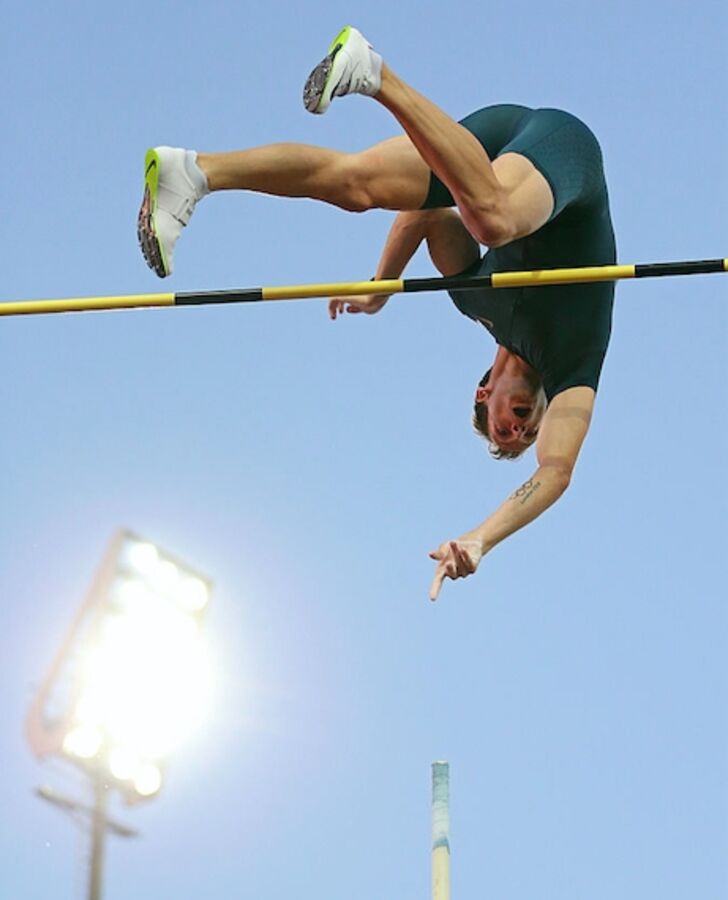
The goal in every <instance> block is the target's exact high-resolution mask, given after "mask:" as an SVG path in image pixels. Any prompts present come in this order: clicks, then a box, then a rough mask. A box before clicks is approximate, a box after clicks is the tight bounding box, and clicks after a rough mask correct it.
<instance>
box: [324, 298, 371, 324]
mask: <svg viewBox="0 0 728 900" xmlns="http://www.w3.org/2000/svg"><path fill="white" fill-rule="evenodd" d="M345 312H347V313H359V312H365V310H364V309H362V307H361V306H355V305H354V304H353V303H352V302H351V301H350V300H342V299H341V298H339V297H334V298H333V299H331V300H329V318H330V319H331V320H332V321H333V320H334V319H336V317H337V316H340V315H342V314H343V313H345Z"/></svg>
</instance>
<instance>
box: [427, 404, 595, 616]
mask: <svg viewBox="0 0 728 900" xmlns="http://www.w3.org/2000/svg"><path fill="white" fill-rule="evenodd" d="M593 406H594V391H593V390H592V389H591V388H589V387H575V388H569V389H568V390H566V391H564V392H563V393H561V394H558V395H557V396H556V397H555V398H554V399H553V400H552V401H551V404H550V405H549V408H548V409H547V411H546V414H545V415H544V418H543V422H542V423H541V428H540V430H539V435H538V441H537V444H536V457H537V460H538V469H537V470H536V472H535V473H534V474H533V475H532V476H531V478H529V479H528V481H526V482H525V483H524V484H522V485H521V486H520V487H519V488H518V489H517V490H516V491H515V492H514V493H513V494H511V496H510V497H509V498H508V499H507V500H506V501H505V503H503V504H501V506H499V507H498V509H497V510H496V511H495V512H494V513H493V515H491V516H489V517H488V518H487V519H486V520H485V522H483V523H482V524H481V525H478V526H477V528H473V529H472V530H471V531H468V532H467V533H466V534H464V535H462V537H460V538H458V539H457V540H456V541H448V542H446V543H444V544H442V545H441V546H440V547H439V548H438V549H437V550H435V551H433V552H432V553H431V554H430V556H431V557H432V559H435V560H437V569H436V570H435V577H434V579H433V581H432V587H431V589H430V599H431V600H436V599H437V595H438V594H439V592H440V588H441V587H442V583H443V581H444V580H445V578H453V579H454V578H464V577H465V576H467V575H471V574H472V573H473V572H474V571H475V570H476V568H477V566H478V563H479V562H480V560H481V558H482V557H483V556H485V554H486V553H489V552H490V551H491V550H492V549H493V547H495V546H496V544H499V543H500V542H501V541H502V540H504V539H505V538H507V537H508V536H509V535H511V534H513V533H514V532H516V531H518V530H519V529H520V528H523V527H524V525H528V523H529V522H532V521H533V520H534V519H535V518H537V517H538V516H540V515H541V513H542V512H544V511H545V510H547V509H548V508H549V507H550V506H551V505H552V504H553V503H555V502H556V501H557V500H558V499H559V497H560V496H561V495H562V494H563V493H564V491H565V490H566V488H567V487H568V486H569V482H570V481H571V475H572V472H573V470H574V466H575V464H576V459H577V457H578V455H579V451H580V449H581V445H582V444H583V442H584V438H585V437H586V433H587V431H588V429H589V423H590V421H591V414H592V409H593Z"/></svg>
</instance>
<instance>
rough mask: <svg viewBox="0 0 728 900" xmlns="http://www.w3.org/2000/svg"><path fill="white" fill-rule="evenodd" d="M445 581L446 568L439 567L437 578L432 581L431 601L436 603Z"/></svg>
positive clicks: (436, 572) (436, 573)
mask: <svg viewBox="0 0 728 900" xmlns="http://www.w3.org/2000/svg"><path fill="white" fill-rule="evenodd" d="M444 580H445V568H444V567H443V566H438V567H437V569H436V570H435V577H434V578H433V579H432V584H431V585H430V600H432V602H433V603H434V602H435V600H437V596H438V594H439V593H440V588H441V587H442V583H443V581H444Z"/></svg>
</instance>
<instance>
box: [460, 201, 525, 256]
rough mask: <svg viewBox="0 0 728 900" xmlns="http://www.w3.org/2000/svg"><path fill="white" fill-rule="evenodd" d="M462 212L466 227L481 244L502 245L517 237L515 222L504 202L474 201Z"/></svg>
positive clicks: (488, 245) (487, 245)
mask: <svg viewBox="0 0 728 900" xmlns="http://www.w3.org/2000/svg"><path fill="white" fill-rule="evenodd" d="M461 213H462V217H463V222H464V223H465V226H466V228H467V229H468V231H469V232H470V233H471V234H472V236H473V237H474V238H475V240H476V241H478V243H479V244H484V245H485V246H486V247H502V246H503V245H504V244H509V243H510V242H511V241H513V240H515V239H516V237H517V229H516V227H515V223H514V222H513V220H512V217H511V216H510V215H509V214H508V210H507V209H506V205H505V204H504V203H500V202H494V203H489V204H480V203H474V204H472V205H470V206H469V207H468V208H467V209H461Z"/></svg>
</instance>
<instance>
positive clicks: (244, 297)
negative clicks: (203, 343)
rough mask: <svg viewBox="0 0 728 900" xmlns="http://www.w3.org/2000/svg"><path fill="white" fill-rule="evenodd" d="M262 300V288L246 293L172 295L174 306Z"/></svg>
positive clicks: (223, 292) (203, 292) (201, 292)
mask: <svg viewBox="0 0 728 900" xmlns="http://www.w3.org/2000/svg"><path fill="white" fill-rule="evenodd" d="M262 299H263V288H253V289H251V290H246V291H199V292H197V293H194V292H188V293H181V294H175V295H174V305H175V306H199V305H200V304H203V303H254V302H255V301H256V300H262Z"/></svg>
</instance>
